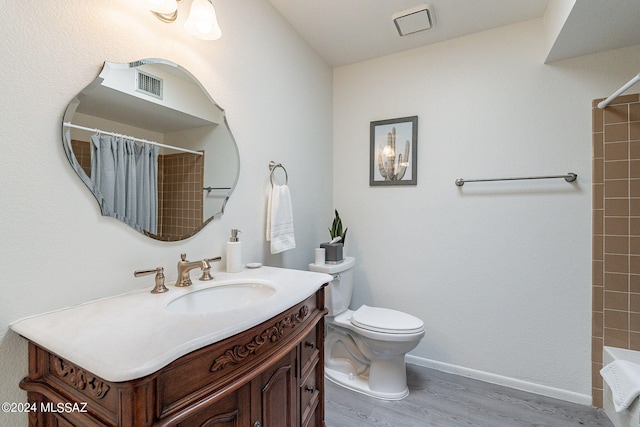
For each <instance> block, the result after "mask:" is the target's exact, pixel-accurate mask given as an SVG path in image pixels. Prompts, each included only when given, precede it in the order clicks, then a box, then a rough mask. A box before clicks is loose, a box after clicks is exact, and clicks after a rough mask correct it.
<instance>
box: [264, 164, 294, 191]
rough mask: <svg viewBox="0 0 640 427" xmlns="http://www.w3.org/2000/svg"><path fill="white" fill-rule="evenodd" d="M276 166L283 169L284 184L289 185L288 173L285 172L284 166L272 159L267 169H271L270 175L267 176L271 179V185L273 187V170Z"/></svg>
mask: <svg viewBox="0 0 640 427" xmlns="http://www.w3.org/2000/svg"><path fill="white" fill-rule="evenodd" d="M277 168H282V170H283V171H284V177H285V185H289V174H288V173H287V170H286V169H285V168H284V166H282V163H276V162H274V161H270V162H269V170H270V171H271V175H270V176H269V180H270V181H271V186H272V187H273V172H274V171H275V170H276V169H277Z"/></svg>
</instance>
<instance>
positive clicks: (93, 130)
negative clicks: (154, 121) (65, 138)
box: [63, 122, 202, 156]
mask: <svg viewBox="0 0 640 427" xmlns="http://www.w3.org/2000/svg"><path fill="white" fill-rule="evenodd" d="M63 125H64V126H65V127H68V128H74V129H80V130H86V131H89V132H93V133H101V134H103V135H111V136H122V137H124V138H127V139H131V140H133V141H136V142H143V143H147V144H151V145H156V146H158V147H163V148H169V149H171V150H176V151H181V152H183V153H191V154H197V155H198V156H202V152H201V151H193V150H188V149H186V148H181V147H174V146H173V145H167V144H161V143H159V142H155V141H149V140H147V139H142V138H136V137H135V136H129V135H123V134H120V133H116V132H108V131H105V130H100V129H96V128H88V127H85V126H80V125H74V124H73V123H69V122H64V123H63Z"/></svg>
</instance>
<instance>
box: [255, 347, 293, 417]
mask: <svg viewBox="0 0 640 427" xmlns="http://www.w3.org/2000/svg"><path fill="white" fill-rule="evenodd" d="M297 396H298V395H297V393H296V350H295V349H294V350H293V351H290V352H289V353H288V354H287V355H286V356H284V357H283V358H281V359H279V360H278V361H277V362H276V363H275V364H274V365H273V366H272V367H271V368H270V369H267V370H266V371H265V372H263V373H262V374H261V375H259V376H258V377H257V378H256V379H255V380H253V381H252V382H251V408H252V414H253V419H252V420H251V424H249V425H251V426H260V427H284V426H294V425H296V424H297V405H296V400H297ZM257 422H259V424H256V423H257Z"/></svg>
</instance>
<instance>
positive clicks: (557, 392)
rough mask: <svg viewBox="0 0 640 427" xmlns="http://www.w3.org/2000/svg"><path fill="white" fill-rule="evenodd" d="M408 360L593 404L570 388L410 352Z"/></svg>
mask: <svg viewBox="0 0 640 427" xmlns="http://www.w3.org/2000/svg"><path fill="white" fill-rule="evenodd" d="M405 360H406V362H407V363H412V364H414V365H418V366H424V367H425V368H431V369H435V370H437V371H441V372H447V373H449V374H456V375H460V376H463V377H467V378H473V379H476V380H480V381H484V382H487V383H491V384H498V385H503V386H505V387H510V388H514V389H516V390H522V391H528V392H530V393H535V394H539V395H542V396H547V397H553V398H555V399H561V400H565V401H567V402H572V403H578V404H580V405H587V406H591V404H592V403H591V402H592V398H591V396H590V395H587V394H581V393H576V392H573V391H569V390H564V389H560V388H555V387H549V386H545V385H541V384H536V383H532V382H529V381H523V380H518V379H516V378H511V377H505V376H502V375H497V374H492V373H489V372H484V371H478V370H476V369H471V368H465V367H462V366H457V365H451V364H449V363H445V362H438V361H436V360H431V359H425V358H423V357H417V356H412V355H410V354H408V355H407V356H406V359H405Z"/></svg>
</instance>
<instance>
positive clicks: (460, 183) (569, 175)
mask: <svg viewBox="0 0 640 427" xmlns="http://www.w3.org/2000/svg"><path fill="white" fill-rule="evenodd" d="M553 178H564V180H565V181H567V182H573V181H575V180H576V179H577V178H578V175H577V174H575V173H573V172H569V173H567V174H566V175H547V176H523V177H516V178H488V179H462V178H458V179H456V185H457V186H458V187H462V186H463V185H464V184H465V182H485V181H520V180H525V179H553Z"/></svg>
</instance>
